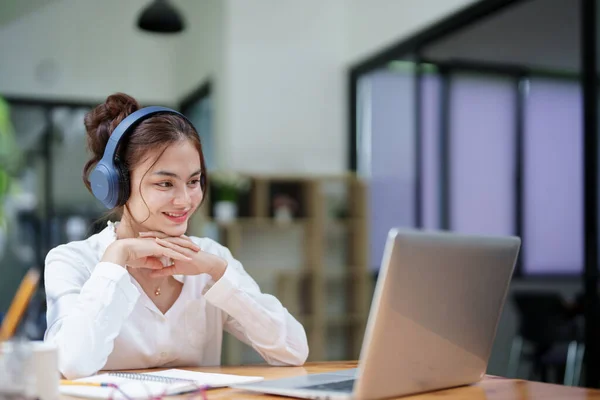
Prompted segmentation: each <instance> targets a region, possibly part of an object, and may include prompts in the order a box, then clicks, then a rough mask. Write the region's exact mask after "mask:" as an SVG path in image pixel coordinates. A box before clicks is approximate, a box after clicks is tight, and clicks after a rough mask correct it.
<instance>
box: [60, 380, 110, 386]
mask: <svg viewBox="0 0 600 400" xmlns="http://www.w3.org/2000/svg"><path fill="white" fill-rule="evenodd" d="M60 384H61V386H63V385H64V386H96V387H115V384H114V383H104V382H78V381H70V380H67V379H61V380H60Z"/></svg>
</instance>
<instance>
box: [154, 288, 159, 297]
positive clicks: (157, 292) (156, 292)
mask: <svg viewBox="0 0 600 400" xmlns="http://www.w3.org/2000/svg"><path fill="white" fill-rule="evenodd" d="M154 295H155V296H160V287H157V288H156V289H155V290H154Z"/></svg>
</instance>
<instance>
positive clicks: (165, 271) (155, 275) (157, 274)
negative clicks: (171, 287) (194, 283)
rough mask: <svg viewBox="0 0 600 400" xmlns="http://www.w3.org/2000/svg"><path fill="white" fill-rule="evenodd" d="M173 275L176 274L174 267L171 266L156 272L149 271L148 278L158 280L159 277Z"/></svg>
mask: <svg viewBox="0 0 600 400" xmlns="http://www.w3.org/2000/svg"><path fill="white" fill-rule="evenodd" d="M175 274H176V271H175V266H172V267H166V268H162V269H160V270H157V271H151V272H150V277H151V278H160V277H161V276H169V275H175Z"/></svg>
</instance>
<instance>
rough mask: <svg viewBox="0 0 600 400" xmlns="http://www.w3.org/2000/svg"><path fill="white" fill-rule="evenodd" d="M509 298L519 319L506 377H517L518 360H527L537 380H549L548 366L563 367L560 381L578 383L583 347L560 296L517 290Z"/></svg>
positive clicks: (565, 304)
mask: <svg viewBox="0 0 600 400" xmlns="http://www.w3.org/2000/svg"><path fill="white" fill-rule="evenodd" d="M512 300H513V303H514V305H515V309H516V311H517V314H518V319H519V321H518V328H517V333H516V335H515V337H514V339H513V342H512V346H511V351H510V358H509V363H508V377H517V374H518V372H519V367H520V365H521V361H522V360H523V359H526V360H527V361H529V362H531V364H532V372H533V374H534V376H535V375H538V376H539V378H540V380H542V381H544V382H548V381H549V380H548V378H549V376H548V373H549V371H550V369H551V368H553V367H554V368H557V369H558V370H559V371H560V370H561V369H562V367H564V378H563V382H562V383H563V384H565V385H569V386H572V385H578V384H579V382H580V378H581V369H582V364H583V356H584V353H585V347H584V344H583V340H582V334H581V329H580V327H579V325H578V324H577V320H576V319H575V317H574V314H573V313H572V310H571V308H570V307H569V306H568V305H567V303H566V302H565V300H564V299H563V297H562V296H561V295H560V294H558V293H554V292H539V291H520V292H516V293H514V294H513V298H512ZM525 348H527V349H530V350H529V351H525V350H524V349H525ZM530 375H531V374H530ZM528 378H531V376H529V377H528Z"/></svg>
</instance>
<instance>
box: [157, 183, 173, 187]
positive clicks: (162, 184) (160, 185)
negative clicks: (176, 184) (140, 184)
mask: <svg viewBox="0 0 600 400" xmlns="http://www.w3.org/2000/svg"><path fill="white" fill-rule="evenodd" d="M156 186H159V187H162V188H168V187H171V186H173V184H171V182H159V183H157V184H156Z"/></svg>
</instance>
